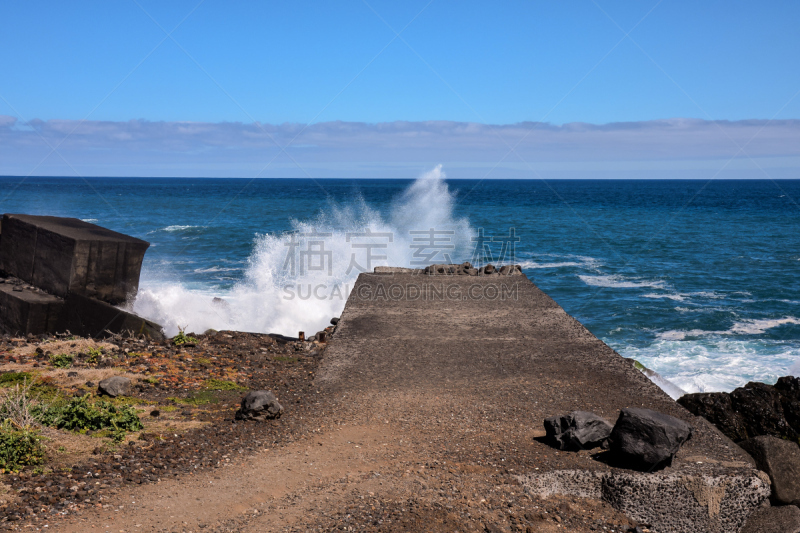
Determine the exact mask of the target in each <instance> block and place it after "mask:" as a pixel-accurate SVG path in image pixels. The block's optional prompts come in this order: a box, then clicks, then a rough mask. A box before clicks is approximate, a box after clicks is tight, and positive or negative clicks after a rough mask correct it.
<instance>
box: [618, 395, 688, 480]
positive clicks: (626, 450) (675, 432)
mask: <svg viewBox="0 0 800 533" xmlns="http://www.w3.org/2000/svg"><path fill="white" fill-rule="evenodd" d="M693 431H694V429H693V428H692V426H690V425H689V424H687V423H686V422H684V421H683V420H680V419H678V418H675V417H674V416H669V415H665V414H664V413H659V412H657V411H652V410H650V409H640V408H628V409H622V411H620V413H619V418H618V419H617V423H616V424H614V430H613V431H612V432H611V438H610V443H611V452H612V453H613V454H614V456H615V457H616V458H617V460H619V461H621V462H622V463H624V465H625V466H627V467H629V468H633V469H636V470H654V469H656V468H659V467H662V466H668V465H670V464H671V463H672V458H673V457H674V456H675V454H676V453H678V450H679V449H680V447H681V446H682V445H683V443H684V442H686V441H687V440H689V439H690V438H691V436H692V433H693Z"/></svg>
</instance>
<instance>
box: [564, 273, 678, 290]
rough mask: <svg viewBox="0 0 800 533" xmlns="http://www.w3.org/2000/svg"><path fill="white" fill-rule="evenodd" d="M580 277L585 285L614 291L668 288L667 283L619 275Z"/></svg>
mask: <svg viewBox="0 0 800 533" xmlns="http://www.w3.org/2000/svg"><path fill="white" fill-rule="evenodd" d="M578 277H579V278H580V280H581V281H583V282H584V283H585V284H587V285H592V286H594V287H610V288H614V289H636V288H642V287H647V288H653V289H663V288H664V287H666V283H664V282H663V281H648V280H635V279H627V278H624V277H622V276H620V275H617V274H614V275H610V276H585V275H579V276H578Z"/></svg>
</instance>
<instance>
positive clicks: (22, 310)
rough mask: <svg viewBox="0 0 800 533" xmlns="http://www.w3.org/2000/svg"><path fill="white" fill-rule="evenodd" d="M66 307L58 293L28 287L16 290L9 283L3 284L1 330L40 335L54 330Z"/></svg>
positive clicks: (1, 288) (0, 310)
mask: <svg viewBox="0 0 800 533" xmlns="http://www.w3.org/2000/svg"><path fill="white" fill-rule="evenodd" d="M16 288H17V289H19V286H16ZM63 308H64V300H63V299H62V298H58V297H57V296H53V295H50V294H42V293H39V292H35V291H32V290H29V289H23V290H15V286H14V285H12V284H10V283H2V284H0V330H3V331H5V332H6V333H11V334H17V335H26V334H28V333H33V334H34V335H41V334H43V333H49V332H53V331H55V328H56V324H57V322H58V320H59V318H60V317H61V313H62V311H63Z"/></svg>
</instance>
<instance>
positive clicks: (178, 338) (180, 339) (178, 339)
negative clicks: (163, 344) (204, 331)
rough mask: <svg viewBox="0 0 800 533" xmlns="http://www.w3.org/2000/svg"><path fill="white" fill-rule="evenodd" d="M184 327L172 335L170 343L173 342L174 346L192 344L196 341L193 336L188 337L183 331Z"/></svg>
mask: <svg viewBox="0 0 800 533" xmlns="http://www.w3.org/2000/svg"><path fill="white" fill-rule="evenodd" d="M185 329H186V328H183V329H179V330H178V334H177V335H175V336H174V337H172V344H174V345H175V346H182V345H184V344H187V343H191V344H194V343H196V342H197V339H195V338H194V337H190V336H189V335H187V334H186V333H184V330H185Z"/></svg>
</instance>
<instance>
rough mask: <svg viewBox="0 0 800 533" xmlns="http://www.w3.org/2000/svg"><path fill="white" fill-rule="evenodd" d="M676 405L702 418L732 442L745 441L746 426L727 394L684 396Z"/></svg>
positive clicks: (703, 393)
mask: <svg viewBox="0 0 800 533" xmlns="http://www.w3.org/2000/svg"><path fill="white" fill-rule="evenodd" d="M678 403H679V404H681V405H682V406H683V407H685V408H686V409H687V410H688V411H689V412H690V413H692V414H693V415H696V416H702V417H703V418H705V419H706V420H708V421H709V422H711V423H712V424H714V425H715V426H717V428H718V429H719V430H720V431H721V432H722V433H723V434H724V435H725V436H727V437H728V438H729V439H731V440H732V441H734V442H739V441H742V440H745V439H747V437H748V434H747V425H746V424H745V421H744V419H743V418H742V416H741V415H740V414H739V413H737V412H736V411H735V410H734V408H733V402H732V401H731V396H730V394H728V393H727V392H699V393H695V394H684V395H683V396H681V397H680V398H678Z"/></svg>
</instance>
